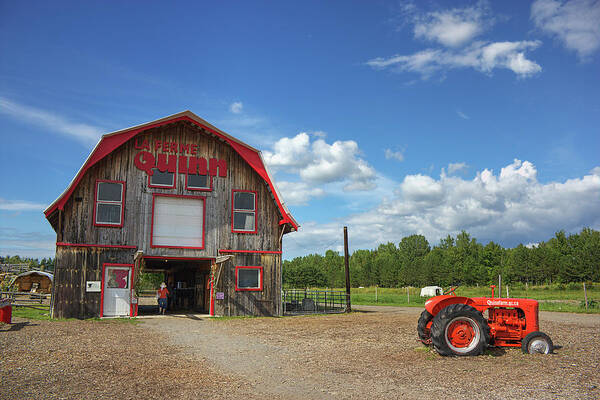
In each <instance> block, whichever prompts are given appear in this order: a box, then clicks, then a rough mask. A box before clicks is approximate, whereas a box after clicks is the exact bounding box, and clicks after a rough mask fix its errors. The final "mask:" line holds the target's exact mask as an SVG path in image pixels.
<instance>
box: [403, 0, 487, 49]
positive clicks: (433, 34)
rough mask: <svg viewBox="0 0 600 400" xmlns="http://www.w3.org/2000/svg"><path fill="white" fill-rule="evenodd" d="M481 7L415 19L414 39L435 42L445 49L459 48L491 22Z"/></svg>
mask: <svg viewBox="0 0 600 400" xmlns="http://www.w3.org/2000/svg"><path fill="white" fill-rule="evenodd" d="M484 16H485V10H484V9H483V8H481V7H467V8H461V9H456V8H455V9H452V10H444V11H436V12H431V13H428V14H425V15H420V16H417V17H416V18H415V27H414V33H415V37H416V38H422V39H426V40H430V41H436V42H439V43H440V44H442V45H444V46H447V47H457V46H461V45H463V44H465V43H467V42H470V41H471V40H472V39H474V38H475V37H476V36H477V35H479V34H480V33H482V32H483V31H484V29H485V27H486V25H491V23H492V21H491V20H486V19H485V18H484Z"/></svg>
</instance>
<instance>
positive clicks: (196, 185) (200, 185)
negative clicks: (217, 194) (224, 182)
mask: <svg viewBox="0 0 600 400" xmlns="http://www.w3.org/2000/svg"><path fill="white" fill-rule="evenodd" d="M211 186H212V180H211V177H210V176H208V175H186V178H185V188H186V189H187V190H206V191H209V190H211Z"/></svg>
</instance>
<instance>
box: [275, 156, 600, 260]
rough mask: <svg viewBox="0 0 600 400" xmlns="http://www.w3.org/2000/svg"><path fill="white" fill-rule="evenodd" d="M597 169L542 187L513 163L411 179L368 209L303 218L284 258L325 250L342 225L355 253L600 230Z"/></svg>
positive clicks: (529, 168) (527, 166)
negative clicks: (415, 241) (382, 246)
mask: <svg viewBox="0 0 600 400" xmlns="http://www.w3.org/2000/svg"><path fill="white" fill-rule="evenodd" d="M592 171H593V172H592V173H590V174H588V175H585V176H583V177H581V178H575V179H569V180H566V181H564V182H549V183H542V182H539V181H538V180H537V170H536V168H535V166H534V165H533V164H532V163H531V162H529V161H520V160H514V161H513V162H512V163H511V164H509V165H507V166H505V167H504V168H502V169H501V170H500V173H499V174H494V172H493V171H491V170H489V169H484V170H482V171H479V172H477V174H476V176H475V177H474V178H473V179H463V178H460V177H456V176H446V175H445V174H443V173H442V174H441V176H440V177H439V179H434V178H432V177H429V176H425V175H408V176H406V177H405V178H404V180H403V181H402V182H401V183H400V184H399V185H398V187H397V190H396V191H395V194H394V195H392V196H389V197H385V198H383V200H382V201H381V202H380V203H379V204H378V205H377V206H375V207H373V208H371V209H369V210H366V211H364V212H359V213H356V214H353V215H350V216H345V217H343V219H340V220H337V221H333V222H329V223H326V224H317V223H310V222H308V223H307V222H304V221H303V222H302V224H301V225H302V229H301V231H300V232H299V233H297V234H293V235H287V236H290V239H289V240H287V239H286V240H287V241H286V245H285V248H286V253H287V254H294V255H300V254H306V253H308V252H310V251H308V250H307V249H313V250H312V251H324V250H326V249H323V250H320V249H321V248H322V247H323V246H324V244H326V243H329V238H332V237H333V238H335V237H338V236H339V237H340V238H341V236H340V232H341V228H342V226H343V225H347V226H348V227H349V236H350V245H351V247H352V248H353V249H356V248H375V247H377V245H378V244H379V243H386V242H388V241H392V242H396V243H397V242H399V241H400V239H401V238H402V237H403V236H407V235H411V234H414V233H418V234H422V235H425V236H426V237H427V239H428V240H429V241H430V243H432V244H437V243H438V241H439V239H440V238H442V237H445V236H446V235H448V234H452V235H455V234H456V233H458V232H460V231H461V230H463V229H464V230H467V231H468V232H469V233H471V234H472V235H473V236H474V237H476V238H477V239H478V240H479V241H481V242H487V241H490V240H494V241H496V242H500V243H502V244H504V245H505V246H514V245H516V244H518V243H535V242H539V241H541V240H547V239H549V238H551V237H552V236H553V235H554V233H555V232H556V231H558V230H560V229H564V230H566V231H568V232H572V231H578V230H580V229H581V228H582V227H586V226H587V227H591V228H594V229H600V167H596V168H594V169H593V170H592ZM292 236H294V237H295V238H291V237H292ZM340 243H341V242H340ZM336 245H337V244H336ZM330 248H331V247H330Z"/></svg>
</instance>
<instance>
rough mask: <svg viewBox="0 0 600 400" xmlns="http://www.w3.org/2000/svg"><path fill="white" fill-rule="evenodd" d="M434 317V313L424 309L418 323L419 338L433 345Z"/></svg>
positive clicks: (424, 342)
mask: <svg viewBox="0 0 600 400" xmlns="http://www.w3.org/2000/svg"><path fill="white" fill-rule="evenodd" d="M432 319H433V315H431V314H430V313H429V311H427V310H424V311H423V312H422V313H421V316H420V317H419V322H418V323H417V333H418V334H419V340H420V341H421V343H423V344H424V345H426V346H430V345H431V334H430V329H431V320H432Z"/></svg>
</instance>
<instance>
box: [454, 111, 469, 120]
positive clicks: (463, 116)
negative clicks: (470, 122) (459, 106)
mask: <svg viewBox="0 0 600 400" xmlns="http://www.w3.org/2000/svg"><path fill="white" fill-rule="evenodd" d="M456 114H457V115H458V116H459V117H461V118H462V119H471V117H469V116H468V115H467V114H465V113H464V112H462V111H460V110H457V111H456Z"/></svg>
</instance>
